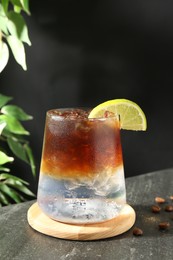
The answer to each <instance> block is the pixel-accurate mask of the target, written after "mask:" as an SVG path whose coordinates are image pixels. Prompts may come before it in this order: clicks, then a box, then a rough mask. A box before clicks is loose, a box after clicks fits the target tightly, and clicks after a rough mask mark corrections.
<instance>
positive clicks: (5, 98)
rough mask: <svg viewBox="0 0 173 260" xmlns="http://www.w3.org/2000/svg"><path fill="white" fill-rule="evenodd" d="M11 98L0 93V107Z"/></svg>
mask: <svg viewBox="0 0 173 260" xmlns="http://www.w3.org/2000/svg"><path fill="white" fill-rule="evenodd" d="M12 99H13V98H12V97H9V96H5V95H2V94H0V108H1V107H2V106H4V105H5V104H7V103H8V102H9V101H10V100H12Z"/></svg>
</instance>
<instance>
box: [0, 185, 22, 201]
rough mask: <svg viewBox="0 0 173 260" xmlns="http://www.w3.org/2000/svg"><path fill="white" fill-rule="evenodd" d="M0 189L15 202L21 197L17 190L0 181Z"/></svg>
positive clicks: (20, 199)
mask: <svg viewBox="0 0 173 260" xmlns="http://www.w3.org/2000/svg"><path fill="white" fill-rule="evenodd" d="M0 191H2V192H3V193H4V194H6V195H8V196H9V197H10V198H11V199H12V200H14V201H15V202H16V203H19V202H21V201H22V197H21V196H20V194H19V193H18V192H17V191H15V190H14V189H12V188H10V187H8V185H6V184H4V183H0Z"/></svg>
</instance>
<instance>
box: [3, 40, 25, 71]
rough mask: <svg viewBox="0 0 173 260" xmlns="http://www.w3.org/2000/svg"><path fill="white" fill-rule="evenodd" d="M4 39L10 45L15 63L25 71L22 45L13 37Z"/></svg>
mask: <svg viewBox="0 0 173 260" xmlns="http://www.w3.org/2000/svg"><path fill="white" fill-rule="evenodd" d="M6 39H7V42H8V44H9V45H10V48H11V50H12V53H13V55H14V58H15V60H16V62H17V63H18V64H19V65H21V66H22V68H23V70H27V67H26V57H25V49H24V45H23V43H22V42H21V41H20V40H19V39H18V38H17V37H15V36H13V35H9V36H7V37H6Z"/></svg>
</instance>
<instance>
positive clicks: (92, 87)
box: [0, 0, 173, 191]
mask: <svg viewBox="0 0 173 260" xmlns="http://www.w3.org/2000/svg"><path fill="white" fill-rule="evenodd" d="M30 9H31V14H32V15H31V16H30V17H26V21H27V24H28V27H29V35H30V39H31V42H32V46H31V47H27V46H26V54H27V65H28V70H27V72H24V71H23V70H22V69H21V68H20V66H19V65H17V64H16V62H15V61H14V59H13V57H12V56H11V57H10V61H9V63H8V65H7V67H6V68H5V70H4V71H3V72H2V73H1V75H0V92H1V93H2V94H5V95H10V96H13V97H14V99H13V102H11V103H13V104H16V105H19V106H20V107H22V108H23V109H24V110H25V111H26V112H27V113H29V114H31V115H33V117H34V119H33V120H32V121H29V122H27V123H26V124H25V125H26V128H27V130H29V131H30V133H31V136H30V143H31V146H32V149H33V152H34V156H35V160H36V166H37V178H36V180H34V179H33V178H32V175H31V172H30V168H29V167H28V166H26V165H25V164H23V163H21V162H20V161H19V162H18V163H17V166H15V169H14V171H15V172H16V174H17V175H19V176H21V177H23V178H24V179H26V180H29V182H30V183H31V189H33V190H34V191H36V189H37V181H38V176H39V165H40V159H41V149H42V140H43V131H44V123H45V114H46V111H47V110H48V109H51V108H58V107H71V106H72V107H74V106H91V107H94V106H96V105H97V104H99V103H101V102H103V101H106V100H109V99H114V98H127V99H130V100H133V101H135V102H136V103H137V104H139V105H140V106H141V108H142V109H143V111H144V112H145V114H146V117H147V121H148V129H147V131H146V132H133V131H125V130H122V146H123V152H124V164H125V176H126V177H129V176H134V175H139V174H144V173H147V172H150V171H155V170H159V169H163V168H169V167H172V166H173V160H172V158H173V156H172V154H173V139H172V136H173V116H172V114H173V102H172V85H173V15H172V14H173V2H172V1H171V0H170V1H161V0H157V1H156V0H145V1H139V0H130V1H129V0H117V1H114V0H105V1H95V0H92V1H90V0H88V1H81V0H80V1H75V0H73V1H71V0H62V1H58V0H49V1H43V0H42V1H41V0H37V1H34V0H32V1H31V0H30Z"/></svg>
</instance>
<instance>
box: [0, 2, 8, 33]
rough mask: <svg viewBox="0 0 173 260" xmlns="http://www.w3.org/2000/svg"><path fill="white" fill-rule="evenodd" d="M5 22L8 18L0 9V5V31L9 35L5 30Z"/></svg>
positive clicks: (0, 7) (0, 8) (0, 6)
mask: <svg viewBox="0 0 173 260" xmlns="http://www.w3.org/2000/svg"><path fill="white" fill-rule="evenodd" d="M7 22H8V18H7V16H6V14H5V12H4V10H3V8H2V5H1V4H0V30H1V31H2V32H3V33H5V34H7V35H8V34H9V33H8V29H7Z"/></svg>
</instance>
